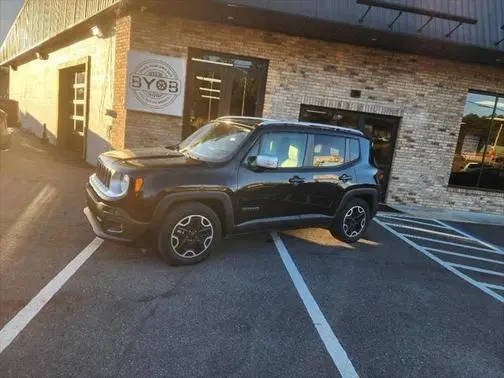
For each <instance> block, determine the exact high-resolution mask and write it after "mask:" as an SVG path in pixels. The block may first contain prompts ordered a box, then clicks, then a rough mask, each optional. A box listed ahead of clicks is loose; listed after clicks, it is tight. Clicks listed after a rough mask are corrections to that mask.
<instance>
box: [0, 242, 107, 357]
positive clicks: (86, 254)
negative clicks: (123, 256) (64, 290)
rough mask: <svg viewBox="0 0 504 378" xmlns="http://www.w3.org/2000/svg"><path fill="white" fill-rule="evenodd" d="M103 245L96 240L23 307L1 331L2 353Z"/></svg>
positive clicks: (0, 350)
mask: <svg viewBox="0 0 504 378" xmlns="http://www.w3.org/2000/svg"><path fill="white" fill-rule="evenodd" d="M102 243H103V239H100V238H95V239H94V240H93V241H92V242H91V243H89V245H88V246H87V247H86V248H84V249H83V250H82V251H81V252H80V253H79V254H78V255H77V256H75V258H74V259H73V260H72V261H70V262H69V263H68V265H67V266H66V267H65V268H63V270H62V271H61V272H59V273H58V274H57V275H56V276H55V277H54V278H53V279H52V280H51V281H49V283H48V284H47V285H45V286H44V288H43V289H42V290H40V292H39V293H38V294H37V295H36V296H35V297H33V298H32V300H31V301H30V302H29V303H28V304H27V305H26V306H25V307H23V308H22V309H21V310H20V311H19V312H18V313H17V314H16V315H15V316H14V317H13V318H12V319H11V320H10V321H9V322H8V323H7V324H6V325H5V326H4V327H3V328H2V329H1V330H0V353H2V352H3V351H4V350H5V348H7V347H8V346H9V344H10V343H11V342H12V341H13V340H14V339H15V338H16V336H17V335H19V333H20V332H21V331H22V330H23V329H24V328H25V327H26V326H27V325H28V323H30V321H31V320H32V319H33V318H34V317H35V316H36V315H37V314H38V313H39V312H40V310H42V308H43V307H44V306H45V305H46V304H47V302H49V301H50V300H51V298H52V297H53V296H54V295H55V294H56V293H57V292H58V291H59V289H61V287H62V286H63V285H64V284H65V283H66V282H67V281H68V279H69V278H70V277H72V276H73V275H74V273H75V272H77V270H78V269H79V268H80V267H81V266H82V264H84V263H85V262H86V261H87V259H89V258H90V257H91V256H92V255H93V253H94V252H95V251H96V250H97V249H98V248H99V247H100V245H101V244H102Z"/></svg>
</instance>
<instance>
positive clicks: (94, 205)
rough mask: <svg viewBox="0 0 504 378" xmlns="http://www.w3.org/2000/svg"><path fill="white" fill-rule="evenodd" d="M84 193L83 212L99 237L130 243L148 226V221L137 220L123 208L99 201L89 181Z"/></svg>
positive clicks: (143, 232)
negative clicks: (85, 198) (85, 203)
mask: <svg viewBox="0 0 504 378" xmlns="http://www.w3.org/2000/svg"><path fill="white" fill-rule="evenodd" d="M86 193H87V207H86V208H85V209H84V214H85V215H86V217H87V219H88V221H89V224H90V225H91V227H92V228H93V231H94V233H95V234H96V235H97V236H99V237H100V238H103V239H108V240H113V241H117V242H122V243H132V242H134V241H135V240H137V239H139V238H140V237H141V236H142V235H143V234H145V232H146V231H147V229H148V228H149V226H150V224H149V223H146V222H139V221H137V220H135V219H133V218H131V217H130V216H129V215H128V213H126V211H124V210H123V209H121V208H119V207H113V206H110V205H107V204H106V203H104V202H101V200H100V199H99V198H98V196H97V195H96V194H95V193H94V191H93V189H92V188H91V186H90V185H89V183H88V184H87V185H86Z"/></svg>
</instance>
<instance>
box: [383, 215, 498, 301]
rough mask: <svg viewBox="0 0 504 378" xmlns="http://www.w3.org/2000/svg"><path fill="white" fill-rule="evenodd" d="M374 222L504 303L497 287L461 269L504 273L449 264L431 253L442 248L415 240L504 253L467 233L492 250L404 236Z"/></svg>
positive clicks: (474, 240)
mask: <svg viewBox="0 0 504 378" xmlns="http://www.w3.org/2000/svg"><path fill="white" fill-rule="evenodd" d="M374 221H375V222H376V223H378V224H379V225H380V226H382V227H383V228H385V229H386V230H388V231H390V232H391V233H392V234H394V235H395V236H397V237H398V238H399V239H401V240H403V241H404V242H406V243H408V244H409V245H411V246H412V247H413V248H415V249H416V250H418V251H420V252H422V253H423V254H424V255H426V256H427V257H429V258H431V259H432V260H434V261H436V262H437V263H438V264H440V265H441V266H443V267H444V268H446V269H448V270H449V271H450V272H452V273H453V274H455V275H457V276H458V277H460V278H462V279H463V280H465V281H467V282H469V283H470V284H472V285H473V286H476V287H477V288H478V289H480V290H482V291H483V292H485V293H486V294H488V295H490V296H491V297H493V298H495V299H497V300H498V301H499V302H501V303H504V296H502V295H500V294H499V293H497V292H495V291H493V290H492V289H497V287H496V286H495V285H492V284H488V283H485V282H479V281H477V280H475V279H473V278H471V277H470V276H468V275H467V274H465V273H464V272H462V271H461V269H465V270H470V271H477V272H482V273H487V274H497V275H498V276H500V275H502V276H504V273H500V272H496V271H490V270H486V269H481V268H478V267H473V266H469V265H462V264H455V263H452V262H449V261H444V260H442V259H441V258H439V257H438V256H437V255H435V254H434V253H431V252H429V251H433V252H439V251H444V250H441V249H440V248H437V249H434V248H430V247H427V246H423V245H420V244H418V243H417V242H416V241H414V240H416V239H418V240H420V241H421V240H427V241H432V242H435V243H439V244H445V245H450V246H457V247H462V248H467V249H473V250H481V251H485V252H493V253H496V254H500V255H502V254H504V253H503V252H502V251H500V249H499V248H497V247H494V246H492V245H491V244H489V243H486V242H483V241H481V240H479V239H477V238H475V237H473V236H471V235H468V234H466V233H463V236H465V237H467V238H469V239H470V240H471V241H472V242H474V243H480V244H481V245H483V246H485V247H488V248H490V249H488V248H479V247H475V246H471V245H467V244H458V243H452V242H447V241H444V240H438V239H433V238H426V237H423V236H417V235H411V234H403V233H400V232H399V231H397V230H395V229H394V228H393V226H392V225H389V224H387V222H382V221H381V220H379V219H378V217H377V218H374ZM436 222H439V221H436ZM439 223H440V224H441V225H442V226H446V227H447V228H449V229H451V230H452V231H455V232H460V233H462V231H459V230H457V229H455V228H453V227H451V226H449V225H447V224H444V223H442V222H439ZM446 252H447V253H450V254H451V253H455V252H453V251H446ZM466 252H467V251H466Z"/></svg>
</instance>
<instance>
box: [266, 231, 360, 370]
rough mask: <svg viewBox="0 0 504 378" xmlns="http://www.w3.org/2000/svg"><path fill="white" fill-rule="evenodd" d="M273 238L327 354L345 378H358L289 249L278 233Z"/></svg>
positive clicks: (273, 234) (273, 233) (272, 234)
mask: <svg viewBox="0 0 504 378" xmlns="http://www.w3.org/2000/svg"><path fill="white" fill-rule="evenodd" d="M271 236H272V237H273V241H274V242H275V246H276V248H277V250H278V253H279V254H280V258H281V259H282V262H283V263H284V266H285V269H287V272H288V273H289V276H290V278H291V280H292V283H293V284H294V287H295V288H296V290H297V292H298V294H299V296H300V297H301V300H302V301H303V304H304V306H305V308H306V310H307V311H308V314H309V315H310V318H311V320H312V322H313V325H314V326H315V328H316V329H317V332H318V334H319V336H320V338H321V339H322V341H323V343H324V345H325V347H326V349H327V352H328V353H329V355H330V356H331V358H332V360H333V362H334V365H335V366H336V368H337V369H338V370H339V372H340V374H341V376H342V377H343V378H347V377H348V378H350V377H358V375H357V372H356V371H355V368H354V367H353V365H352V362H351V361H350V359H349V358H348V355H347V354H346V352H345V350H344V349H343V347H342V346H341V343H340V342H339V340H338V338H337V337H336V335H335V334H334V332H333V331H332V329H331V327H330V326H329V323H327V320H326V318H325V317H324V314H323V313H322V311H321V310H320V307H319V306H318V304H317V302H315V298H313V295H312V294H311V292H310V290H309V289H308V286H306V283H305V281H304V279H303V277H302V276H301V273H299V270H298V268H297V267H296V264H295V263H294V261H293V260H292V258H291V256H290V254H289V251H287V248H286V247H285V244H284V243H283V241H282V239H281V238H280V236H278V234H277V233H276V232H272V233H271Z"/></svg>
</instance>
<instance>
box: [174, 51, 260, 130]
mask: <svg viewBox="0 0 504 378" xmlns="http://www.w3.org/2000/svg"><path fill="white" fill-rule="evenodd" d="M206 54H212V55H218V56H222V57H228V58H233V59H242V60H248V61H252V62H261V63H264V64H265V65H266V67H265V69H264V71H255V70H250V71H247V72H246V75H247V77H253V78H256V79H257V80H258V84H259V85H258V87H257V99H258V100H257V106H256V111H255V114H254V116H255V117H262V115H263V108H264V96H265V94H266V83H267V80H268V66H269V61H267V60H265V59H261V58H254V57H250V56H245V55H237V54H229V53H222V52H218V51H211V50H202V49H197V48H192V47H190V48H189V53H188V57H187V67H186V84H185V99H184V114H183V127H182V138H185V137H187V136H189V134H190V116H191V114H190V113H191V104H192V102H193V99H194V96H195V93H194V92H193V88H194V85H193V84H194V74H195V73H196V72H198V71H202V70H208V71H214V72H219V73H220V74H221V77H222V79H221V80H222V81H223V83H224V85H225V86H224V87H223V88H222V89H221V90H223V92H222V93H221V95H222V96H223V97H222V101H220V102H219V114H222V115H223V116H224V115H229V114H225V113H226V112H228V111H229V110H226V107H227V108H228V109H229V106H230V103H231V91H232V83H233V77H234V76H235V75H236V72H233V71H232V70H231V68H230V67H229V66H226V65H219V64H212V63H205V62H199V61H193V60H192V58H201V57H202V56H204V55H206ZM234 71H236V69H235V70H234ZM226 76H227V78H224V77H226Z"/></svg>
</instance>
